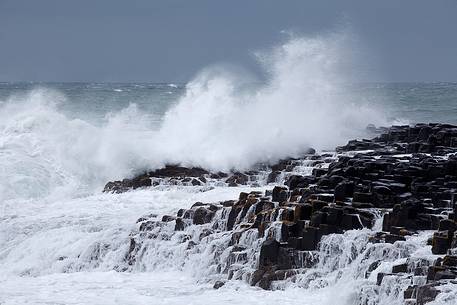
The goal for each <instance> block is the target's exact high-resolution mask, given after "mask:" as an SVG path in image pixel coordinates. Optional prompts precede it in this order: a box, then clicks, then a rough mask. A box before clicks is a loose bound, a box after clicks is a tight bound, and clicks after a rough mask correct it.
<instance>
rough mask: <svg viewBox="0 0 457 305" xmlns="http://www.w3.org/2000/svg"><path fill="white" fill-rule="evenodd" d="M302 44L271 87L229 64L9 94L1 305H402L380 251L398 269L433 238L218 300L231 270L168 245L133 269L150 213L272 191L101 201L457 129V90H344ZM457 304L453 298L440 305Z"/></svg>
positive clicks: (4, 97) (344, 250)
mask: <svg viewBox="0 0 457 305" xmlns="http://www.w3.org/2000/svg"><path fill="white" fill-rule="evenodd" d="M301 43H303V42H300V41H299V42H294V43H290V44H289V45H286V46H285V47H284V48H283V50H282V51H283V53H281V54H280V59H278V58H276V59H274V58H273V59H270V61H269V67H270V68H271V69H270V70H269V73H270V74H269V77H268V78H267V79H266V80H265V79H264V80H253V79H251V78H246V77H245V75H238V74H237V73H233V72H225V71H221V69H216V71H214V70H211V71H208V70H205V71H203V72H202V73H200V74H199V75H197V76H196V77H195V78H194V79H193V80H191V81H189V82H188V83H185V84H182V83H169V82H165V83H94V82H77V83H56V82H54V83H40V82H11V83H0V270H1V272H0V304H2V305H7V304H8V305H10V304H305V305H312V304H319V305H325V304H329V305H330V304H342V305H345V304H348V305H349V304H363V305H375V304H403V303H402V302H403V299H402V298H403V297H402V292H401V289H400V288H399V287H403V286H401V285H404V284H401V283H392V285H391V286H388V287H379V288H376V289H378V290H376V291H375V290H373V289H374V288H373V289H372V287H374V286H373V283H375V282H376V278H375V276H374V277H373V276H372V277H369V278H366V277H365V276H364V274H361V272H360V270H361V266H364V264H369V263H370V262H372V261H370V259H372V260H374V259H375V258H376V257H377V258H378V259H379V258H380V257H379V255H381V254H382V255H384V256H381V258H383V257H384V258H385V260H386V262H385V264H384V265H383V267H382V268H384V269H385V270H388V269H389V267H391V266H392V265H393V264H394V263H398V262H403V261H404V258H403V257H404V256H402V253H403V255H404V253H408V255H411V256H427V255H430V246H427V245H426V240H427V238H428V237H429V236H428V233H427V232H425V233H423V234H420V235H419V236H416V237H415V238H412V239H410V240H409V241H408V243H406V244H404V245H403V246H401V247H402V248H393V246H386V247H390V248H386V249H378V250H376V251H378V252H376V251H375V250H373V252H372V254H371V255H372V256H373V258H369V259H368V260H367V258H366V257H365V258H363V255H362V254H360V255H358V254H357V253H364V252H363V251H362V250H363V249H359V248H358V247H359V246H360V245H362V244H363V243H364V242H366V239H367V236H369V234H370V232H371V231H370V230H368V229H364V230H354V231H348V232H346V233H345V234H343V235H338V236H337V235H334V236H332V235H331V236H330V237H328V238H327V239H325V240H324V242H323V245H324V246H323V247H321V249H320V252H319V255H320V256H321V258H323V259H322V263H320V265H319V266H318V269H316V270H315V272H314V273H313V276H314V278H313V280H312V281H311V283H312V284H309V283H310V282H309V281H308V284H307V285H301V284H300V282H287V281H286V282H284V284H283V285H282V286H280V287H277V289H273V290H272V291H266V290H263V289H261V288H259V287H251V286H249V285H248V283H246V282H245V281H243V280H230V281H228V282H227V283H226V284H225V285H224V286H223V287H221V288H220V289H217V290H216V289H213V284H214V280H215V279H217V278H219V275H217V274H215V272H216V271H214V270H212V269H210V268H209V267H208V265H207V263H208V261H210V260H211V257H209V256H208V253H207V252H205V251H202V252H200V253H193V254H192V255H190V256H189V255H187V254H185V253H184V252H182V251H181V250H180V249H179V248H176V247H173V246H172V245H169V244H168V243H166V242H165V241H164V243H163V245H162V246H160V243H159V245H158V246H157V247H158V248H157V249H160V251H159V250H157V251H159V252H160V255H159V254H157V253H159V252H154V251H152V252H151V253H152V254H151V255H150V256H149V257H148V258H147V260H145V261H144V262H142V264H141V265H139V266H137V267H135V268H133V269H129V270H123V269H122V268H119V266H121V265H122V264H123V261H124V258H125V254H126V252H127V250H128V247H129V236H130V234H131V233H132V232H134V231H135V230H136V228H137V225H136V220H137V219H138V218H140V217H141V216H143V215H146V214H151V213H153V214H157V215H174V214H176V212H177V211H178V210H179V209H180V208H188V207H190V206H191V205H192V204H193V203H194V202H198V201H201V202H217V201H223V200H229V199H236V198H237V197H238V194H239V193H240V192H241V191H251V190H261V191H264V190H265V189H268V188H272V185H266V184H264V185H262V184H261V185H257V186H239V187H226V186H223V185H219V186H215V187H213V188H210V189H206V190H202V189H201V188H199V187H197V186H195V187H192V186H179V185H170V186H168V187H151V188H147V189H138V190H134V191H129V192H126V193H122V194H112V193H103V192H102V191H103V187H104V185H105V183H107V182H108V181H112V180H117V179H123V178H126V177H132V176H134V175H135V174H138V173H141V172H143V171H145V170H150V169H155V168H160V167H162V166H164V165H165V164H170V163H172V164H182V165H184V166H201V167H203V168H206V169H208V170H214V171H216V170H222V171H230V170H247V169H249V168H251V167H252V166H254V165H255V164H257V163H259V162H266V163H268V162H270V163H274V162H276V161H278V160H279V159H282V158H287V157H294V156H297V155H300V153H302V152H303V151H304V150H305V149H307V148H309V147H313V148H315V149H316V150H317V151H318V152H322V151H325V152H332V151H333V150H334V148H335V147H336V146H337V145H343V144H345V143H346V142H347V141H348V140H349V139H352V138H363V137H368V136H370V135H369V134H367V130H366V127H367V126H368V124H374V125H375V126H390V125H395V124H414V123H418V122H421V123H427V122H439V123H451V124H457V83H448V82H436V83H366V82H342V80H343V79H342V78H341V77H339V75H340V74H338V73H333V72H334V71H328V69H327V68H326V69H321V67H322V66H325V67H327V66H326V65H322V60H324V61H326V62H327V59H326V58H322V56H319V57H313V56H311V55H312V54H314V53H312V54H311V55H310V54H309V52H311V51H313V52H314V51H315V50H316V46H313V47H312V48H311V49H306V48H298V47H300V44H301ZM306 43H307V44H308V45H309V43H310V42H309V41H307V42H306ZM294 44H298V45H294ZM303 49H305V50H307V52H308V53H306V52H305V53H306V54H307V56H305V58H306V60H305V62H304V63H302V61H300V60H301V59H300V58H301V57H300V56H298V55H302V54H301V53H299V54H297V52H298V51H297V50H303ZM317 51H318V52H320V54H326V53H322V52H321V50H317ZM300 52H301V51H300ZM297 57H298V58H299V59H300V60H299V61H298V62H297ZM324 57H325V56H324ZM310 58H311V59H310ZM303 71H305V72H306V73H305V72H303ZM378 225H380V224H378ZM326 243H327V244H328V245H339V248H338V249H333V250H331V251H329V248H326V247H325V244H326ZM358 251H359V252H358ZM379 251H380V252H379ZM405 251H406V252H405ZM154 253H155V254H154ZM354 253H355V254H354ZM364 255H367V254H366V253H364ZM376 255H378V256H376ZM382 268H381V269H382ZM370 287H371V288H370ZM454 297H455V290H454ZM456 300H457V298H453V296H452V294H451V295H449V294H448V295H446V294H443V295H442V296H441V295H440V296H439V297H438V298H437V300H435V301H434V302H432V303H430V304H434V305H438V304H441V305H443V304H456V303H454V302H456Z"/></svg>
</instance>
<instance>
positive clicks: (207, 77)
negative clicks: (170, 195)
mask: <svg viewBox="0 0 457 305" xmlns="http://www.w3.org/2000/svg"><path fill="white" fill-rule="evenodd" d="M348 36H349V35H346V34H344V33H338V34H329V35H326V36H320V37H315V38H303V37H292V38H290V39H289V40H288V41H286V42H285V43H283V44H281V45H279V46H276V47H274V48H273V49H272V50H270V51H268V52H263V53H259V54H257V59H258V62H259V65H260V67H261V69H263V71H264V72H265V79H264V80H262V81H261V82H260V81H256V80H255V79H253V78H252V77H249V78H248V77H246V75H247V74H246V73H244V72H239V71H238V72H233V71H230V69H224V68H221V67H218V68H208V69H205V70H203V71H202V72H201V73H200V74H198V75H197V76H196V77H195V79H194V80H192V81H191V82H189V83H188V84H187V85H186V89H185V93H184V94H183V96H182V97H180V99H179V100H178V101H177V102H176V104H175V105H174V106H172V107H171V108H170V109H169V110H168V112H167V113H166V114H165V116H164V117H163V118H162V124H161V126H160V127H158V128H157V127H154V124H151V122H150V120H149V114H148V113H144V112H143V111H141V110H140V109H139V107H137V106H136V105H135V104H131V105H130V106H129V107H128V108H126V109H124V110H122V111H120V112H118V113H110V114H108V115H107V116H106V117H105V119H104V120H103V122H102V123H101V124H97V125H94V124H91V123H89V121H87V120H85V119H84V118H79V119H70V118H69V117H68V116H66V115H65V114H64V113H63V112H62V111H61V109H60V106H59V105H62V104H65V103H68V102H71V101H68V100H67V98H66V97H65V96H63V95H62V94H61V93H59V92H56V91H53V90H49V89H44V88H41V89H36V90H33V91H32V92H30V93H29V94H28V95H26V96H12V97H10V98H9V99H8V100H7V101H3V103H0V148H1V152H0V165H1V166H2V171H1V172H0V185H1V187H2V188H3V189H2V190H0V191H1V192H0V194H2V195H1V196H3V198H0V199H8V198H29V197H37V196H43V195H46V196H51V195H52V196H66V195H68V194H74V193H75V190H76V191H77V192H76V194H81V193H87V192H92V191H93V190H94V189H97V188H98V189H99V188H100V187H101V186H102V184H103V183H104V182H106V181H107V180H112V179H115V178H121V177H125V176H128V175H131V174H133V173H134V172H137V171H140V170H144V169H147V168H148V169H149V168H154V167H159V166H162V165H163V164H165V163H167V162H174V163H183V164H185V165H197V166H202V167H205V168H208V169H213V170H230V169H247V168H249V167H251V166H252V165H254V164H255V163H257V162H273V161H276V160H278V159H280V158H284V157H289V156H296V155H299V154H300V153H302V152H303V151H304V150H305V149H307V148H309V147H313V148H316V149H331V148H333V147H334V146H335V145H336V144H341V143H344V142H345V141H346V140H347V139H349V138H353V137H355V136H358V135H360V134H361V133H362V132H363V130H364V128H365V127H366V125H367V124H369V123H374V124H385V123H386V121H385V120H384V118H383V115H380V112H379V111H376V110H375V109H373V108H372V107H370V106H368V105H365V104H363V103H360V101H359V98H358V97H356V96H354V95H353V94H351V93H350V92H349V91H348V90H346V87H345V86H344V84H345V83H348V82H351V81H353V77H352V76H353V75H354V71H355V70H356V68H357V65H356V63H355V61H353V60H352V57H353V56H351V49H352V46H351V45H350V42H351V39H350V38H348Z"/></svg>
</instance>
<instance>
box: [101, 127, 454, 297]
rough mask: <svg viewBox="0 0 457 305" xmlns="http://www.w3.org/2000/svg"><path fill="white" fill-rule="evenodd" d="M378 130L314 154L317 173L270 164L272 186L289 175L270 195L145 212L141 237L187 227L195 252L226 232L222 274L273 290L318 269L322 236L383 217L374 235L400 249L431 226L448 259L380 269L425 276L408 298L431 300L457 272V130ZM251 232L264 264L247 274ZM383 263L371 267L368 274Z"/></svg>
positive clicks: (144, 179) (249, 175) (171, 173)
mask: <svg viewBox="0 0 457 305" xmlns="http://www.w3.org/2000/svg"><path fill="white" fill-rule="evenodd" d="M370 130H371V131H372V132H375V133H376V134H378V135H377V136H376V137H375V138H373V139H371V140H367V139H365V140H358V141H350V142H349V143H348V144H347V145H345V146H342V147H339V148H338V149H337V151H338V152H345V153H346V154H345V155H340V156H337V157H335V156H334V155H331V154H329V155H320V156H319V155H309V156H307V158H308V159H307V162H309V163H308V164H310V163H311V162H314V169H313V171H312V172H311V175H307V176H305V175H301V174H298V173H297V171H294V168H295V167H296V166H298V165H301V164H303V163H300V162H301V161H303V160H300V159H287V160H281V161H279V162H278V163H277V164H274V165H272V166H267V167H265V171H264V174H265V175H264V177H267V180H268V183H273V182H274V183H279V181H278V180H277V179H279V177H281V178H284V179H285V180H284V185H276V186H274V187H273V186H272V189H270V190H268V191H266V192H265V193H263V192H256V191H253V192H243V193H240V195H239V198H238V199H237V200H231V201H225V202H214V203H211V204H206V203H196V204H194V205H193V206H191V207H190V208H189V209H182V210H180V211H178V213H177V215H175V216H173V215H172V216H163V217H162V218H161V221H160V220H158V219H157V217H152V216H151V217H144V219H142V220H141V221H140V220H139V221H138V236H143V237H144V236H147V238H155V237H156V236H159V235H158V234H159V233H158V231H160V230H159V229H160V228H161V226H167V228H171V229H170V230H171V231H173V229H174V230H175V233H176V234H182V240H183V243H186V244H184V245H185V247H187V248H188V249H194V248H195V247H196V246H197V244H198V243H199V242H200V241H201V240H205V239H207V238H209V237H211V236H214V234H228V236H229V239H230V242H229V243H227V245H226V247H227V248H226V249H229V250H227V255H228V257H229V260H228V261H229V263H228V264H227V266H223V267H221V272H225V273H227V274H228V278H229V279H230V278H248V279H249V282H250V283H251V284H252V285H257V286H259V287H261V288H264V289H270V288H272V285H271V284H272V282H273V281H276V280H283V279H285V278H287V277H292V276H294V275H296V273H297V270H299V269H303V268H310V267H312V266H313V264H315V263H316V262H317V259H316V258H313V253H314V255H315V253H317V252H316V250H318V249H319V247H321V246H322V245H321V242H322V238H323V237H324V236H326V235H329V234H341V233H344V232H345V231H347V230H358V229H363V228H373V227H374V223H375V220H376V218H378V217H383V226H382V231H381V232H374V233H373V236H372V237H371V238H370V242H373V243H389V244H394V245H393V246H392V247H395V246H397V245H401V243H404V242H405V241H406V240H407V239H408V238H410V236H411V235H415V234H417V231H421V230H433V233H431V236H432V237H431V239H430V245H431V253H433V254H435V255H440V256H442V259H441V260H439V261H437V262H436V263H435V264H432V263H429V262H411V261H409V260H407V261H406V262H405V263H403V262H402V263H401V264H398V263H397V264H396V265H394V266H393V268H392V270H388V271H387V273H386V272H384V273H378V278H377V279H378V282H379V284H380V285H382V282H383V281H384V280H385V279H386V278H389V277H390V278H402V279H403V278H405V279H410V278H412V277H413V276H422V277H424V278H425V277H426V278H427V281H426V283H425V284H424V283H423V282H421V283H415V284H414V285H411V286H410V287H408V289H406V291H405V292H404V296H405V299H409V300H413V301H414V302H416V303H417V304H425V303H426V302H429V301H431V300H433V299H434V298H435V297H436V295H437V294H438V293H439V289H440V288H439V286H440V285H441V284H442V283H446V282H449V281H451V280H455V279H456V276H457V272H456V270H457V258H456V257H455V254H456V253H457V238H456V236H457V222H456V221H457V207H456V206H455V202H456V201H457V191H456V190H457V157H456V156H455V155H452V153H457V127H456V126H452V125H447V124H420V125H415V126H393V127H392V128H389V129H382V128H381V129H378V128H375V127H373V126H372V127H370ZM379 132H381V134H379ZM357 151H358V152H357ZM449 154H451V155H449ZM258 173H259V172H233V173H228V174H224V173H208V172H206V171H205V170H202V169H198V168H191V169H186V168H182V167H165V168H164V169H162V170H157V171H154V172H150V173H147V174H144V175H141V176H138V177H136V178H134V179H132V180H123V181H115V182H110V183H108V184H107V186H106V187H105V190H106V191H114V192H120V191H125V190H127V189H130V188H137V187H148V186H149V185H151V181H153V179H154V178H179V179H181V178H182V179H181V180H180V181H182V180H183V179H186V178H192V179H195V182H192V181H194V180H192V179H190V180H189V181H188V182H189V183H191V184H195V185H197V184H199V183H201V184H205V183H206V181H207V180H211V179H217V180H218V181H220V182H222V183H226V184H227V185H229V186H238V185H246V184H249V183H251V182H252V180H253V177H255V176H256V175H257V174H258ZM183 177H185V178H183ZM159 219H160V218H159ZM191 226H193V227H191ZM195 226H199V227H198V228H202V231H201V233H200V236H198V237H196V238H193V239H190V238H189V237H186V236H187V235H188V234H189V233H188V232H190V231H191V228H196V227H195ZM203 229H204V230H203ZM186 234H187V235H186ZM246 235H249V236H250V238H253V236H254V239H255V238H257V239H260V240H258V248H257V249H256V251H257V252H256V254H255V255H256V256H255V257H257V265H256V269H255V270H251V271H252V272H251V271H250V272H249V275H242V274H241V271H239V270H238V269H237V268H238V267H237V262H238V263H239V262H241V261H246V260H247V259H248V258H249V257H250V256H249V255H252V253H251V254H249V255H248V253H247V252H246V249H245V246H246V245H243V244H242V241H243V240H245V239H246ZM180 236H181V235H180ZM250 241H252V240H250ZM376 246H377V245H376ZM388 246H389V247H390V246H391V245H388ZM185 247H184V248H185ZM187 248H186V249H187ZM139 249H141V239H140V238H136V237H135V236H133V237H132V238H131V241H130V247H129V250H128V253H127V255H126V261H127V262H128V264H130V265H131V264H132V263H134V261H135V257H136V255H138V251H140V250H139ZM230 249H231V250H230ZM222 250H225V249H222ZM222 250H221V251H222ZM303 257H306V258H307V259H306V260H305V259H303ZM298 258H300V259H298ZM379 264H380V262H377V263H376V264H374V265H373V266H370V268H369V270H367V271H366V276H369V274H370V273H371V272H374V270H375V269H376V268H377V267H378V266H379ZM364 272H365V271H364ZM215 286H216V285H215ZM411 304H412V303H411Z"/></svg>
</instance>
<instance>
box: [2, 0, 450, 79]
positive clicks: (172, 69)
mask: <svg viewBox="0 0 457 305" xmlns="http://www.w3.org/2000/svg"><path fill="white" fill-rule="evenodd" d="M344 22H348V23H349V24H350V26H351V28H352V29H353V31H354V32H355V34H356V36H357V37H358V39H359V41H360V42H361V43H362V44H363V45H364V47H366V49H367V50H370V52H372V54H370V57H371V58H374V59H375V61H376V64H373V69H374V70H375V71H374V73H373V75H376V77H375V79H370V80H369V81H373V80H387V81H457V0H382V1H370V0H358V1H356V0H353V1H344V0H333V1H330V0H313V1H311V0H310V1H305V0H302V1H272V0H263V1H260V0H259V1H250V0H231V1H217V0H208V1H190V0H181V1H175V0H166V1H165V0H164V1H146V0H133V1H132V0H130V1H118V0H78V1H76V0H75V1H70V0H40V1H34V0H30V1H24V0H0V81H17V80H25V81H29V80H31V81H152V82H163V81H177V82H182V81H187V80H189V79H190V78H191V77H192V76H193V75H194V74H195V73H196V72H197V71H198V70H200V69H201V68H203V67H205V66H207V65H209V64H214V63H218V62H232V63H236V64H239V65H243V66H248V67H252V66H253V59H252V56H251V55H250V51H253V50H257V49H262V48H266V47H269V46H271V45H274V44H275V43H277V42H278V41H280V39H281V37H282V36H281V34H280V32H281V30H293V31H295V32H299V33H303V34H313V35H314V34H316V33H319V32H322V31H328V30H332V29H336V28H338V27H339V26H340V24H341V23H344ZM376 78H378V79H376Z"/></svg>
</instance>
